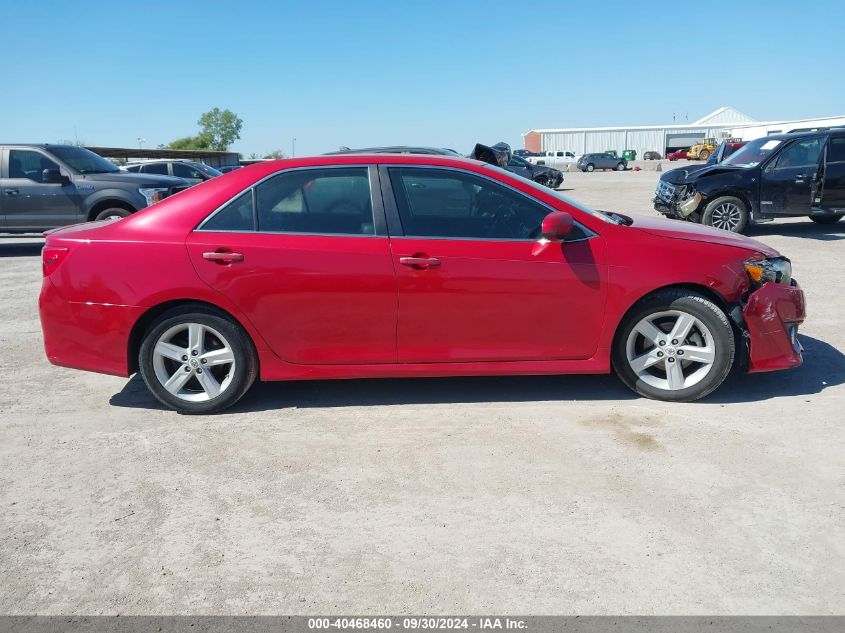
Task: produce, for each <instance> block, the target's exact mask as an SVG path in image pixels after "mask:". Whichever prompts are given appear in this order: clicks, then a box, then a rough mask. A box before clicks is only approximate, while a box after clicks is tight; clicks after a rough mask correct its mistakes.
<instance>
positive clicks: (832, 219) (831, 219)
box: [810, 215, 842, 224]
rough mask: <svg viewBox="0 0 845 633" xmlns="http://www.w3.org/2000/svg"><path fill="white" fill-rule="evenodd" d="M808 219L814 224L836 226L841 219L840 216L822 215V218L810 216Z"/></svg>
mask: <svg viewBox="0 0 845 633" xmlns="http://www.w3.org/2000/svg"><path fill="white" fill-rule="evenodd" d="M810 219H811V220H812V221H813V222H815V223H816V224H836V223H837V222H839V220H841V219H842V216H841V215H822V216H812V215H811V216H810Z"/></svg>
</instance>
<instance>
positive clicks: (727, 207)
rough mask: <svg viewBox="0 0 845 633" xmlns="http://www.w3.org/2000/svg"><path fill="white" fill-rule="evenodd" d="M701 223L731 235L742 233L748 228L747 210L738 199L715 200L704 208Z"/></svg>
mask: <svg viewBox="0 0 845 633" xmlns="http://www.w3.org/2000/svg"><path fill="white" fill-rule="evenodd" d="M701 223H702V224H706V225H707V226H712V227H714V228H717V229H723V230H725V231H731V232H733V233H742V232H743V231H744V230H745V227H746V226H748V209H746V207H745V203H744V202H743V201H742V200H740V199H739V198H734V197H733V196H725V197H723V198H716V199H715V200H713V201H711V202H710V203H709V204H708V205H707V206H706V207H705V208H704V213H703V214H702V215H701Z"/></svg>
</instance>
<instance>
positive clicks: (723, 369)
mask: <svg viewBox="0 0 845 633" xmlns="http://www.w3.org/2000/svg"><path fill="white" fill-rule="evenodd" d="M734 353H735V341H734V334H733V330H732V328H731V325H730V323H729V322H728V318H727V316H726V315H725V313H724V312H723V311H722V310H721V308H719V306H717V305H716V304H715V303H713V302H712V301H711V300H710V299H708V298H707V297H705V296H703V295H700V294H698V293H695V292H691V291H688V290H683V289H677V290H675V289H668V290H664V291H660V292H656V293H654V294H653V295H650V296H648V297H646V298H645V299H643V300H641V301H640V302H639V303H638V304H637V305H636V306H635V307H634V308H633V309H632V310H631V311H630V312H629V314H628V316H627V317H626V318H625V320H624V321H623V323H622V324H621V326H620V328H619V330H618V331H617V334H616V338H615V340H614V344H613V367H614V369H615V370H616V373H617V374H618V375H619V377H620V378H621V379H622V382H624V383H625V384H626V385H627V386H628V387H630V388H631V389H633V390H634V391H636V392H637V393H639V394H641V395H643V396H646V397H648V398H654V399H656V400H670V401H676V402H691V401H693V400H698V399H699V398H703V397H704V396H706V395H707V394H709V393H710V392H711V391H713V390H714V389H716V388H717V387H718V386H719V385H721V384H722V382H723V381H724V380H725V378H726V377H727V375H728V373H729V372H730V370H731V366H732V365H733V361H734Z"/></svg>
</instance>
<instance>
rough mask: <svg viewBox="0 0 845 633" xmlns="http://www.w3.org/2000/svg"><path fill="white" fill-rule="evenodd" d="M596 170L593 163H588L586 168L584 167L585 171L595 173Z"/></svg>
mask: <svg viewBox="0 0 845 633" xmlns="http://www.w3.org/2000/svg"><path fill="white" fill-rule="evenodd" d="M595 168H596V166H595V165H593V164H592V163H588V164H587V166H586V167H584V171H593V170H594V169H595Z"/></svg>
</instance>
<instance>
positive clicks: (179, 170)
mask: <svg viewBox="0 0 845 633" xmlns="http://www.w3.org/2000/svg"><path fill="white" fill-rule="evenodd" d="M173 175H174V176H178V177H179V178H192V179H194V180H205V177H204V176H203V175H202V173H200V170H199V169H196V168H195V167H192V166H191V165H187V164H185V163H173Z"/></svg>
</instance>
